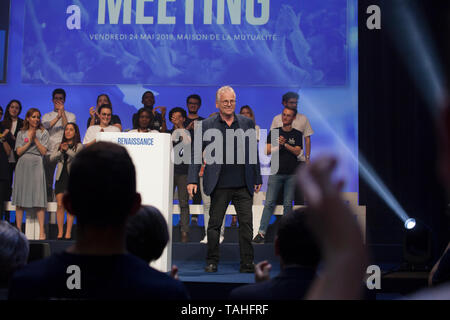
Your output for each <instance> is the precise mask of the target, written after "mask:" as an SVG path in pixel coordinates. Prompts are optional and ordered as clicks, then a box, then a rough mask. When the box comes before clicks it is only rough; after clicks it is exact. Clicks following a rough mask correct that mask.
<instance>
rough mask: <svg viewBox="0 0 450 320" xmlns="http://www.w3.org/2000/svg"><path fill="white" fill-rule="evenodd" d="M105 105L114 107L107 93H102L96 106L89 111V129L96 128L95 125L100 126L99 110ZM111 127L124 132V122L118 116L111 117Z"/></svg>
mask: <svg viewBox="0 0 450 320" xmlns="http://www.w3.org/2000/svg"><path fill="white" fill-rule="evenodd" d="M104 104H109V105H110V106H112V103H111V99H110V98H109V96H108V95H107V94H105V93H102V94H100V95H99V96H98V97H97V104H96V106H95V107H91V108H90V109H89V115H90V118H89V119H88V122H87V128H89V127H90V126H95V125H99V124H100V115H99V108H100V107H101V106H102V105H104ZM111 125H113V126H116V127H117V128H119V129H120V131H122V122H121V121H120V118H119V116H118V115H115V114H113V115H112V116H111Z"/></svg>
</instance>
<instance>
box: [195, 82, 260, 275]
mask: <svg viewBox="0 0 450 320" xmlns="http://www.w3.org/2000/svg"><path fill="white" fill-rule="evenodd" d="M216 107H217V108H218V109H219V112H218V114H216V115H214V116H211V117H209V118H208V119H205V120H203V121H202V122H201V128H196V130H202V137H205V138H203V139H202V148H201V150H196V148H195V147H194V152H193V154H192V162H191V164H190V166H189V173H188V192H189V194H190V195H191V196H192V195H193V193H195V192H196V191H197V184H198V182H199V176H198V173H199V170H200V167H201V163H202V153H203V151H205V160H206V166H205V171H204V174H203V187H204V191H205V193H206V194H207V195H210V196H211V207H210V211H209V213H210V219H209V224H208V230H207V236H208V251H207V258H206V262H207V266H206V267H205V271H206V272H217V269H218V268H217V264H218V262H219V237H220V228H221V226H222V221H223V217H224V216H225V211H226V210H227V207H228V204H229V203H230V201H233V204H234V207H235V209H236V213H237V216H238V219H239V247H240V259H241V261H240V269H239V271H240V272H249V273H252V272H254V264H253V247H252V243H251V241H252V235H253V226H252V224H253V223H252V222H253V218H252V205H253V193H254V192H259V189H260V188H261V184H262V179H261V174H260V167H259V160H258V152H257V142H256V134H255V131H254V130H255V123H254V122H253V120H251V119H249V118H247V117H244V116H242V115H239V114H235V113H234V111H235V108H236V94H235V92H234V90H233V88H231V87H229V86H225V87H222V88H220V89H219V90H218V91H217V93H216ZM210 129H211V130H210ZM230 133H231V134H230ZM239 133H241V134H242V133H243V134H242V135H241V136H240V137H239ZM205 135H206V136H213V139H209V138H207V137H206V136H205ZM220 135H221V137H220ZM219 141H222V145H221V143H220V142H219ZM197 143H198V142H197ZM211 149H214V154H213V152H212V150H211ZM221 152H222V155H221V156H220V153H221ZM242 156H243V157H242ZM242 160H243V161H242Z"/></svg>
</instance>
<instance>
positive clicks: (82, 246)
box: [9, 142, 187, 300]
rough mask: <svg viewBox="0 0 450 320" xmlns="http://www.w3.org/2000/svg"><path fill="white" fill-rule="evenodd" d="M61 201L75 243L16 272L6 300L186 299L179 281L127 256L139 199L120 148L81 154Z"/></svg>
mask: <svg viewBox="0 0 450 320" xmlns="http://www.w3.org/2000/svg"><path fill="white" fill-rule="evenodd" d="M86 181H89V183H86ZM63 202H64V207H65V208H66V209H67V211H68V212H70V213H71V214H73V215H75V217H76V218H77V235H76V242H75V244H74V245H73V246H71V247H69V248H68V249H67V250H66V251H64V252H61V253H56V254H53V255H52V256H50V257H49V258H46V259H43V260H39V261H36V262H34V263H31V264H29V265H27V266H25V267H24V268H23V269H21V270H20V271H19V272H17V273H16V274H15V276H14V277H13V281H12V284H11V288H10V292H9V297H10V299H13V300H14V299H15V300H17V299H25V300H35V299H40V300H47V299H52V300H53V299H77V300H78V299H90V300H93V299H106V300H110V299H114V300H141V299H145V300H166V299H171V300H182V299H186V298H187V292H186V290H185V288H184V286H183V284H182V283H181V282H179V281H177V280H174V279H172V278H171V277H169V276H168V275H166V274H164V273H162V272H159V271H157V270H155V269H153V268H151V267H149V266H148V264H147V263H146V262H145V261H143V260H142V259H139V258H137V257H135V256H134V255H132V254H129V253H127V252H126V231H125V230H126V223H127V221H128V218H129V217H131V216H133V215H134V214H136V212H137V211H138V210H139V208H140V206H141V197H140V194H139V193H137V192H136V171H135V168H134V165H133V162H132V160H131V158H130V156H129V154H128V152H127V151H126V149H125V148H123V147H121V146H119V145H117V144H113V143H108V142H98V143H95V144H93V145H92V146H90V147H87V148H85V149H83V150H81V151H80V152H79V153H78V154H77V156H76V157H75V159H74V160H73V163H72V166H71V172H70V176H69V183H68V186H67V192H66V193H65V194H64V198H63Z"/></svg>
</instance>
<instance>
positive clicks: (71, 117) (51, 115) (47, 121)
mask: <svg viewBox="0 0 450 320" xmlns="http://www.w3.org/2000/svg"><path fill="white" fill-rule="evenodd" d="M52 101H53V106H54V107H53V111H51V112H48V113H46V114H44V116H43V117H42V125H43V126H44V128H45V129H46V130H47V131H48V133H49V135H50V139H49V145H48V150H47V155H46V156H45V158H44V167H45V179H46V184H47V199H48V201H53V200H54V194H53V177H54V174H55V169H56V165H57V161H51V160H50V155H51V154H52V153H53V152H54V151H55V150H56V149H58V147H59V145H60V143H61V140H62V137H63V135H64V128H65V126H66V124H67V123H69V122H73V123H76V116H75V114H73V113H72V112H69V111H66V110H65V106H64V104H65V102H66V92H65V91H64V89H55V90H53V93H52Z"/></svg>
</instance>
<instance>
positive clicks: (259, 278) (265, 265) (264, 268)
mask: <svg viewBox="0 0 450 320" xmlns="http://www.w3.org/2000/svg"><path fill="white" fill-rule="evenodd" d="M271 269H272V265H271V264H270V263H269V261H267V260H264V261H261V262H260V263H258V264H256V265H255V282H263V281H267V280H269V279H270V270H271Z"/></svg>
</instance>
